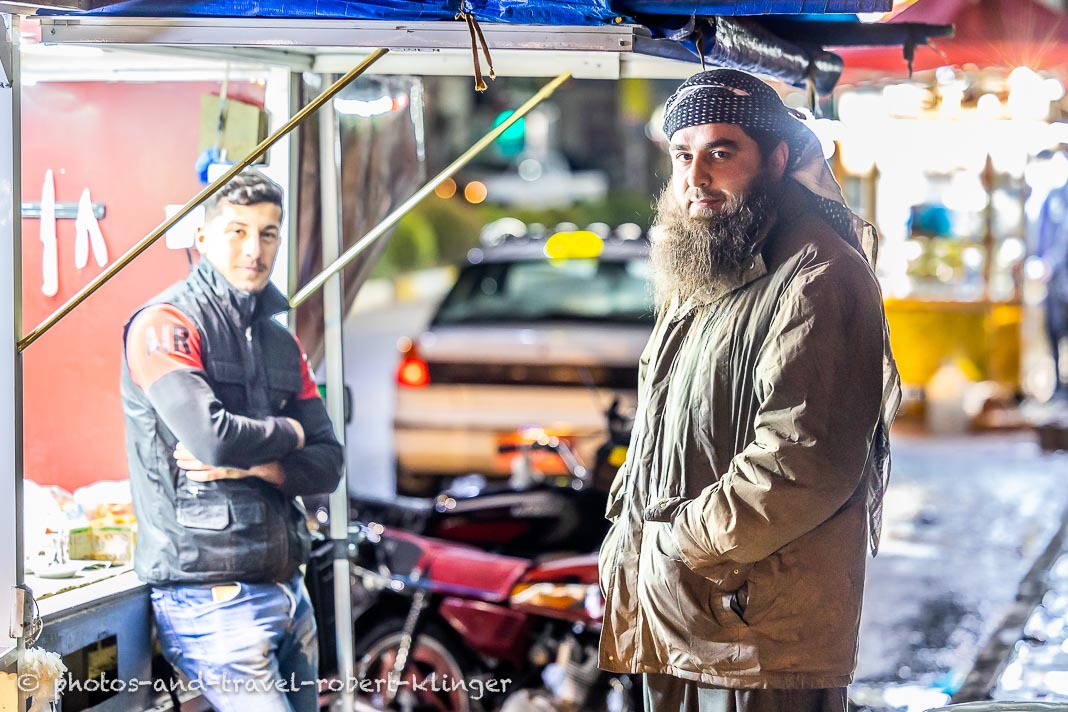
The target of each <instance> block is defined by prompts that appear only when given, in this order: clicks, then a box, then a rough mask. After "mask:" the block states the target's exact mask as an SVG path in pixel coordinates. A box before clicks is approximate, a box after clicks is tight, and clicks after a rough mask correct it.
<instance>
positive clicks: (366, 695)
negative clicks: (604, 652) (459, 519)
mask: <svg viewBox="0 0 1068 712" xmlns="http://www.w3.org/2000/svg"><path fill="white" fill-rule="evenodd" d="M354 540H355V541H356V543H357V547H356V550H357V553H356V555H355V561H354V571H355V572H356V578H357V579H358V583H359V586H358V588H357V592H356V593H355V594H354V598H355V599H356V600H354V612H355V618H354V625H353V630H354V632H355V636H356V655H357V673H356V678H357V680H358V681H360V683H361V685H362V688H361V689H360V692H361V693H363V694H362V695H361V699H362V701H364V702H365V703H367V704H371V705H372V706H374V707H375V708H376V709H383V710H407V711H409V712H416V711H423V710H427V711H429V710H434V711H437V712H444V711H449V712H469V711H486V710H497V709H500V710H502V712H528V711H530V712H533V711H537V712H577V711H578V710H586V711H593V710H604V711H605V712H626V711H629V710H634V709H639V708H640V704H639V702H638V700H637V699H636V695H637V692H636V689H635V685H634V684H633V682H632V680H631V679H630V678H629V677H628V676H625V675H612V674H609V673H605V672H603V671H601V670H599V669H598V667H597V641H598V634H599V631H600V627H601V621H602V617H603V613H604V601H603V600H602V598H601V594H600V590H599V588H598V584H597V555H596V554H584V555H581V556H568V557H560V558H553V559H549V560H545V561H537V560H532V559H525V558H518V557H511V556H503V555H500V554H493V553H488V552H485V551H482V550H479V549H476V548H473V547H469V546H464V545H459V544H455V543H451V542H446V541H441V540H435V539H430V538H427V537H423V536H419V535H415V534H411V533H408V532H404V531H399V530H393V529H386V528H385V527H382V526H380V525H373V524H372V525H358V526H357V527H356V531H355V532H354Z"/></svg>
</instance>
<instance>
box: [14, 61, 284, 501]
mask: <svg viewBox="0 0 1068 712" xmlns="http://www.w3.org/2000/svg"><path fill="white" fill-rule="evenodd" d="M230 89H231V91H230V96H231V97H233V98H241V99H243V100H245V101H250V102H253V103H257V104H259V105H262V103H263V92H262V88H261V87H259V86H257V85H255V84H246V85H241V86H237V87H235V85H234V84H231V85H230ZM218 93H219V85H218V84H217V83H203V82H198V83H193V82H189V83H178V82H168V83H158V84H135V83H45V84H37V85H34V86H29V87H26V88H25V89H24V90H23V94H22V101H23V108H22V199H23V201H24V202H31V201H34V202H35V201H39V200H40V199H41V186H42V184H43V183H44V176H45V171H46V170H47V169H49V168H50V169H52V172H53V175H54V179H55V187H56V201H57V202H76V201H77V200H78V198H79V197H80V196H81V193H82V190H83V189H85V188H89V190H90V193H91V195H92V198H93V202H95V203H104V204H105V206H106V209H107V214H106V217H105V218H104V219H103V220H100V221H99V222H100V229H101V232H103V234H104V240H105V242H106V243H107V248H108V259H109V260H111V261H114V260H115V259H116V258H117V257H118V256H119V255H121V254H122V253H124V252H125V251H126V250H127V249H128V248H130V247H131V246H132V245H133V244H134V243H136V242H137V241H138V240H139V239H141V238H142V237H144V236H145V235H146V234H147V233H148V232H150V231H151V230H152V228H154V227H155V226H156V225H158V224H159V223H160V222H162V221H163V219H164V217H165V215H164V206H165V205H167V204H181V203H184V202H186V201H187V200H188V199H189V198H191V197H192V196H193V195H195V194H196V193H197V191H199V190H200V188H201V187H202V186H201V185H200V183H199V182H198V180H197V178H196V173H195V170H194V163H195V161H196V157H197V148H198V145H199V135H198V131H199V128H198V127H199V114H200V99H201V97H202V96H203V95H205V94H218ZM22 229H23V237H22V266H23V270H22V282H23V289H22V294H23V309H22V320H23V327H22V330H23V333H26V332H28V331H30V330H31V329H33V328H34V327H35V326H37V325H38V324H39V323H41V321H43V320H44V319H45V318H46V317H47V316H48V315H49V314H51V313H52V312H53V311H55V309H56V308H58V307H59V306H61V305H62V304H63V303H65V302H66V301H67V299H68V298H70V297H71V296H72V295H74V294H75V293H76V292H77V291H78V290H79V289H80V288H81V287H83V286H85V285H86V284H87V283H88V282H89V281H90V280H91V279H92V278H93V277H95V276H96V275H98V274H99V273H100V272H101V271H102V268H100V267H97V264H96V261H95V260H94V259H93V257H92V254H91V253H90V258H89V264H88V265H87V266H86V267H85V268H83V269H82V270H78V269H76V268H75V266H74V220H57V221H56V232H57V239H58V253H59V293H58V294H57V295H56V296H54V297H46V296H44V295H43V294H42V292H41V251H42V250H41V247H42V246H41V241H40V239H39V235H40V222H39V221H38V220H36V219H24V220H23V221H22ZM187 265H188V262H187V258H186V254H185V252H184V251H176V250H170V249H168V248H167V247H166V246H165V245H164V243H163V240H162V239H161V240H160V241H159V242H158V243H156V244H155V245H153V246H152V247H151V248H150V249H149V250H148V251H147V252H145V253H144V254H143V255H141V256H140V257H139V258H138V259H137V260H135V261H134V263H133V264H132V265H130V266H129V267H128V268H127V269H126V270H124V271H123V272H121V273H120V274H119V275H118V276H117V277H115V278H114V279H112V280H111V281H110V282H109V283H108V284H106V285H105V286H104V287H103V288H102V289H101V290H100V291H98V292H97V293H96V294H95V295H93V296H92V297H90V298H89V300H87V301H86V302H85V303H84V304H82V305H81V306H80V307H78V309H76V310H75V311H74V312H73V313H72V314H70V315H69V316H68V317H67V318H66V319H64V320H63V321H61V322H60V323H59V324H58V325H57V326H56V327H54V328H53V329H52V330H51V331H49V332H48V333H47V334H46V335H44V336H43V337H41V338H40V339H39V340H38V341H37V342H35V343H34V344H33V345H32V346H30V347H29V348H28V349H27V350H26V351H25V352H24V360H23V366H24V371H23V378H24V381H23V383H24V386H23V413H24V436H23V437H24V440H23V442H24V452H25V469H24V473H25V476H26V478H27V479H30V480H33V481H34V482H37V483H40V484H56V485H59V486H61V487H63V488H65V489H67V490H71V491H73V490H74V489H77V488H78V487H80V486H82V485H85V484H88V483H90V482H94V481H97V480H115V479H125V478H126V477H127V469H126V457H125V451H124V446H123V420H122V405H121V402H120V398H119V368H120V359H121V354H122V351H121V340H122V327H123V324H124V323H125V322H126V319H127V318H128V317H129V315H130V313H131V312H132V311H133V310H134V309H136V308H137V307H138V306H139V305H140V304H142V303H143V302H144V301H146V300H147V299H149V298H150V297H152V296H153V295H155V294H156V293H158V292H159V291H161V290H163V289H164V288H166V287H167V286H168V285H170V284H172V283H173V282H175V281H177V280H179V279H181V278H182V277H184V276H185V275H186V274H187V272H188V266H187Z"/></svg>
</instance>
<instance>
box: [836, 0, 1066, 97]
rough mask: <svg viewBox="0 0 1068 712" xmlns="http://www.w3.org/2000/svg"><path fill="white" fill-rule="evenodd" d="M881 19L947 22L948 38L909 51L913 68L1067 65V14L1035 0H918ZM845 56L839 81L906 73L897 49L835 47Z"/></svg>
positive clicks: (895, 75)
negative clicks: (912, 53) (951, 30)
mask: <svg viewBox="0 0 1068 712" xmlns="http://www.w3.org/2000/svg"><path fill="white" fill-rule="evenodd" d="M886 22H889V23H905V22H920V23H933V24H952V25H953V26H954V34H953V36H952V37H943V38H937V39H932V40H931V41H930V44H929V45H919V46H917V47H916V50H915V58H914V60H913V70H914V71H922V70H926V69H936V68H938V67H941V66H945V65H953V66H957V67H963V66H964V65H967V64H974V65H976V66H978V67H1003V68H1006V69H1012V68H1015V67H1021V66H1024V67H1030V68H1031V69H1034V70H1043V69H1044V70H1052V69H1061V70H1063V69H1068V16H1066V15H1065V14H1064V13H1061V12H1057V11H1055V10H1052V9H1050V8H1049V7H1047V6H1045V5H1043V4H1042V3H1040V2H1038V1H1037V0H918V2H916V3H915V4H913V5H910V6H909V7H907V8H905V9H904V10H901V11H900V12H898V13H896V14H895V15H894V16H893V17H891V18H890V19H889V20H887V21H886ZM836 52H837V53H838V54H840V55H841V56H842V58H843V59H844V60H845V74H846V76H843V80H842V81H843V82H846V81H849V79H850V78H851V79H853V80H857V79H860V78H865V77H870V76H871V75H872V74H877V73H882V74H884V75H889V76H890V77H902V78H903V77H906V76H908V63H907V61H906V60H905V58H904V56H903V54H902V51H901V49H900V48H891V47H850V48H843V49H840V50H836Z"/></svg>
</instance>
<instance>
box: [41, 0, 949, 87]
mask: <svg viewBox="0 0 1068 712" xmlns="http://www.w3.org/2000/svg"><path fill="white" fill-rule="evenodd" d="M889 4H890V0H852V1H846V0H838V1H837V2H830V1H828V0H820V1H819V2H816V1H814V0H793V1H792V2H785V1H782V2H733V3H732V2H722V1H721V2H703V3H701V2H698V3H675V2H644V1H642V0H627V1H623V0H619V1H618V2H609V1H608V0H590V1H589V2H584V3H574V2H572V3H565V2H557V1H549V0H542V1H540V2H538V1H534V0H529V1H522V0H497V2H486V3H479V5H478V7H477V8H474V7H470V8H469V9H470V10H471V12H470V16H471V17H472V18H473V19H474V20H475V21H477V22H479V23H480V26H479V29H481V30H482V34H483V35H484V37H485V42H486V45H487V47H488V48H489V49H490V50H492V51H493V52H494V54H495V56H496V57H497V58H501V57H502V54H500V53H502V52H503V53H512V54H505V55H503V58H504V61H503V62H501V63H500V64H499V65H498V66H497V67H495V69H496V70H497V74H498V75H501V76H505V75H508V74H521V75H528V76H530V75H534V76H538V75H544V74H546V73H550V74H555V73H557V72H559V71H563V70H565V69H566V70H568V71H572V73H573V74H574V75H575V76H577V77H591V78H592V77H597V78H609V79H618V78H621V77H626V76H646V77H649V76H663V77H672V78H675V77H681V76H687V75H688V74H690V73H692V72H693V71H694V69H695V67H694V65H700V64H705V65H707V66H727V67H735V68H739V69H745V70H747V71H751V72H754V73H757V74H762V75H764V76H767V77H770V78H773V79H777V80H780V81H783V82H786V83H788V84H792V85H794V86H806V85H807V83H808V82H809V81H811V82H813V84H814V87H815V88H816V89H817V90H818V91H819V92H821V93H826V92H828V91H830V90H831V89H832V88H833V87H834V85H835V83H836V81H837V79H838V76H839V75H840V74H841V71H842V62H841V60H840V59H839V58H838V57H836V56H835V55H833V54H831V53H828V52H826V51H824V49H823V46H824V45H825V44H827V43H828V41H831V40H836V41H838V42H839V43H840V44H857V43H863V44H881V43H887V42H889V43H900V41H901V37H902V35H901V34H900V33H892V32H887V31H886V30H885V28H883V27H880V26H878V25H872V24H864V23H861V22H859V21H857V19H856V17H855V16H853V15H812V14H806V15H800V14H794V13H798V12H801V11H806V12H808V11H819V12H821V13H837V12H839V11H842V12H844V11H846V10H849V9H863V10H873V9H875V10H877V9H879V8H882V7H885V6H888V5H889ZM469 5H470V4H469V3H467V2H466V0H465V1H464V2H463V3H460V2H458V0H449V1H445V0H436V1H435V2H428V3H415V2H408V1H407V0H388V1H379V2H356V1H355V0H176V1H175V2H170V3H166V4H161V3H158V2H152V1H151V0H122V1H121V2H118V3H114V4H112V5H109V6H107V7H103V8H99V9H97V10H93V11H90V12H72V11H59V10H56V9H51V10H44V11H42V12H45V13H47V14H48V15H49V16H48V17H44V18H42V41H43V42H46V43H52V42H57V43H78V44H85V43H94V44H95V43H102V44H109V45H113V46H146V45H151V46H153V47H156V48H159V47H161V46H167V47H179V48H185V49H191V50H195V49H196V48H205V47H208V48H211V50H212V51H213V52H220V51H222V48H227V49H226V51H228V52H234V53H235V54H236V53H238V52H240V53H243V54H244V55H246V57H247V54H248V48H253V49H254V50H256V51H257V52H262V50H263V49H268V48H269V49H271V50H275V55H276V58H277V60H278V63H279V64H286V65H290V66H293V67H294V68H300V69H308V68H312V69H317V67H315V66H311V67H309V66H308V65H309V64H312V65H314V61H312V62H309V61H308V60H307V57H308V56H321V55H324V54H327V55H339V54H340V55H346V54H347V55H349V57H348V58H349V59H351V55H352V53H353V52H359V51H365V52H366V51H370V49H372V48H375V47H388V48H390V49H392V50H400V51H401V52H402V53H397V52H395V53H393V54H391V56H390V57H389V58H388V60H386V62H385V63H384V65H383V67H382V68H380V69H379V71H407V72H409V73H416V74H418V73H432V74H433V73H441V71H443V70H442V68H443V67H447V68H448V73H452V74H456V73H461V72H462V71H463V70H461V69H460V67H461V66H463V65H462V63H463V62H465V61H466V59H465V55H466V56H467V58H469V54H470V52H471V49H472V47H473V45H474V43H475V41H476V40H475V33H474V31H473V29H472V27H471V26H470V25H469V24H468V23H467V22H464V21H462V20H457V19H455V18H456V11H457V10H458V9H460V8H468V7H469ZM638 10H641V11H642V14H639V13H638V12H637V11H638ZM650 10H655V11H656V12H657V13H659V14H656V15H647V14H643V13H644V12H645V11H650ZM770 10H776V11H781V12H788V13H791V14H789V15H783V16H769V15H760V16H754V17H748V16H745V17H743V16H742V15H744V14H745V13H749V12H756V11H770ZM706 12H708V13H711V12H721V13H725V14H720V15H704V14H703V13H706ZM252 13H254V14H255V16H254V17H250V16H249V15H250V14H252ZM617 13H624V14H617ZM630 13H634V14H633V15H632V14H630ZM695 13H696V14H695ZM832 16H833V17H839V18H841V19H842V20H843V21H840V22H824V21H822V18H824V17H832ZM387 18H388V19H387ZM636 18H637V19H636ZM777 18H779V24H778V25H775V24H773V23H774V22H776V19H777ZM782 18H789V19H788V21H786V20H785V19H782ZM939 31H943V30H940V28H926V29H925V28H920V29H918V30H917V32H919V33H920V36H921V37H923V39H926V37H927V36H929V35H932V34H938V32H939ZM924 33H926V34H924ZM817 36H818V39H817ZM406 51H407V52H409V53H410V52H411V51H416V52H424V53H425V52H435V53H436V56H435V57H434V59H435V62H427V61H426V60H427V58H428V56H427V55H426V54H422V55H420V56H415V57H413V56H411V55H410V54H407V55H406V54H403V52H406ZM532 52H538V53H539V54H538V59H537V60H536V61H531V53H532ZM283 53H284V54H283ZM578 53H585V56H583V55H580V54H578ZM261 58H262V59H264V60H265V61H266V60H267V57H266V56H262V57H261ZM650 58H651V59H653V60H659V61H648V60H649V59H650ZM438 60H441V61H438ZM545 60H549V61H547V62H546V61H545ZM632 60H635V61H632ZM665 60H667V61H665ZM398 63H403V64H405V65H406V66H405V68H404V69H397V70H393V69H392V68H393V67H396V66H397V65H398ZM561 63H563V66H561ZM548 65H552V66H551V67H549V66H548ZM335 66H336V64H335Z"/></svg>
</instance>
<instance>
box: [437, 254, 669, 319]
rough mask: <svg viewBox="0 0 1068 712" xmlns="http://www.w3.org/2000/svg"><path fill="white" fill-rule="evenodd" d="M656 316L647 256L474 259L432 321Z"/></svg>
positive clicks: (641, 317)
mask: <svg viewBox="0 0 1068 712" xmlns="http://www.w3.org/2000/svg"><path fill="white" fill-rule="evenodd" d="M652 319H653V300H652V291H651V289H650V286H649V262H648V261H647V260H645V259H630V260H600V259H568V260H546V259H540V260H520V261H514V262H482V263H480V264H477V265H469V266H468V267H466V268H465V269H464V270H463V271H462V272H460V277H459V279H458V280H457V282H456V285H455V286H454V287H453V288H452V290H451V291H450V292H449V294H448V296H446V297H445V301H443V302H442V304H441V307H440V309H439V310H438V313H437V315H436V316H435V318H434V322H433V323H434V324H435V325H441V324H471V323H479V322H520V323H527V322H539V321H583V322H609V323H635V324H638V323H646V322H650V321H652Z"/></svg>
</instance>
